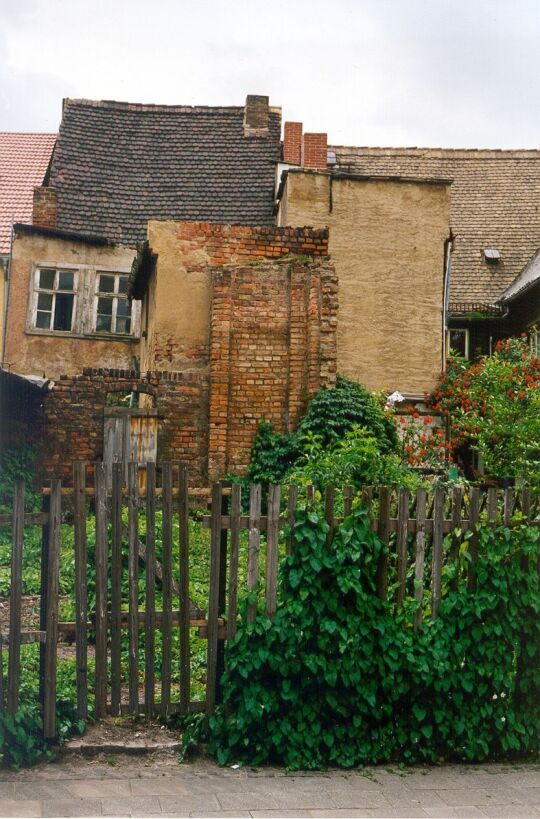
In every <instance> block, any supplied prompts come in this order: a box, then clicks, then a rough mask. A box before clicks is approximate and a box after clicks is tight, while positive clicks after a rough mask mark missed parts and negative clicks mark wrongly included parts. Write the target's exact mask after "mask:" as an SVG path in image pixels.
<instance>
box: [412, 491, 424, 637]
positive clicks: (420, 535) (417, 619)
mask: <svg viewBox="0 0 540 819" xmlns="http://www.w3.org/2000/svg"><path fill="white" fill-rule="evenodd" d="M426 501H427V492H426V490H425V489H418V490H417V491H416V556H415V563H414V599H415V600H416V602H417V603H418V608H417V609H416V611H415V613H414V620H413V624H414V628H415V629H418V628H420V626H421V625H422V617H423V613H422V601H423V598H424V563H425V556H426Z"/></svg>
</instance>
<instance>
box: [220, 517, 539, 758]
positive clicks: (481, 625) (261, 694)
mask: <svg viewBox="0 0 540 819" xmlns="http://www.w3.org/2000/svg"><path fill="white" fill-rule="evenodd" d="M293 538H294V548H293V551H292V554H291V555H290V556H288V557H287V558H286V559H285V560H284V562H283V564H282V566H281V574H280V587H279V588H280V590H279V594H280V597H279V606H278V610H277V613H276V615H275V617H274V619H273V620H269V619H268V618H266V617H265V616H264V615H263V614H260V615H259V616H258V617H257V618H256V619H255V621H254V622H253V623H252V624H251V625H247V626H245V627H243V628H241V629H239V631H238V633H237V636H236V638H235V640H234V642H233V643H232V644H231V645H230V647H229V649H228V656H227V670H226V672H225V674H224V677H223V686H224V692H225V697H224V704H223V710H222V711H218V712H217V714H216V715H215V716H214V717H213V718H212V720H211V723H210V728H211V743H210V748H211V750H212V752H213V753H214V754H215V755H216V756H217V759H218V761H219V762H220V763H221V764H228V763H230V762H231V761H232V760H239V761H241V762H245V763H248V764H252V765H259V764H261V763H265V762H271V763H277V764H283V765H286V766H287V767H288V768H291V769H300V768H301V769H315V768H323V767H326V766H328V765H337V766H341V767H345V768H347V767H352V766H358V765H366V764H378V763H385V762H390V761H403V762H408V763H412V762H421V761H428V762H435V761H437V760H439V759H441V758H443V759H449V760H450V759H453V760H466V761H470V762H479V761H482V760H484V759H486V758H488V757H490V758H498V757H500V758H503V757H506V758H507V757H512V756H523V755H530V754H535V753H538V751H539V750H540V673H539V671H540V670H539V665H540V618H539V614H540V595H539V588H538V571H537V559H538V548H539V532H538V530H537V529H536V528H533V527H527V526H525V525H517V526H516V527H514V528H504V527H500V528H497V529H495V530H493V529H488V528H486V529H483V530H481V532H480V534H479V543H478V552H479V555H478V562H477V589H476V591H474V592H471V591H468V590H467V587H466V584H465V581H463V580H462V579H461V578H457V580H458V582H457V588H456V589H455V590H452V589H451V587H450V580H452V574H453V571H454V570H453V568H451V567H449V568H448V569H447V570H446V572H445V575H444V577H443V587H444V592H445V594H444V599H443V601H442V604H441V607H440V616H439V618H438V619H437V620H435V621H431V620H430V619H429V611H426V612H425V613H426V615H427V617H426V619H425V620H424V626H423V628H421V629H420V630H419V631H416V632H415V631H414V630H413V628H412V625H411V623H412V615H413V612H414V610H415V606H416V605H417V604H416V603H415V602H414V601H412V600H410V599H409V600H407V601H406V604H405V605H404V606H403V607H402V608H401V609H399V611H397V612H396V611H395V607H394V603H393V601H392V600H391V599H389V600H388V601H387V600H380V599H379V598H378V596H377V592H376V577H377V565H378V561H379V558H380V556H381V554H382V553H383V551H384V550H385V548H386V547H385V546H384V545H383V544H382V542H381V541H380V540H379V539H378V537H377V536H376V535H375V534H374V533H373V532H372V530H371V526H370V520H369V516H368V514H367V512H366V511H365V510H363V509H361V508H358V509H355V510H354V511H353V513H352V514H351V515H350V516H349V517H347V518H346V519H345V520H344V521H343V523H342V524H341V525H340V526H339V527H338V528H337V530H336V531H335V533H334V536H333V538H329V529H328V525H327V524H326V523H325V520H324V514H323V511H322V510H318V509H309V510H306V511H305V512H303V513H300V514H299V516H298V518H297V522H296V524H295V526H294V529H293ZM461 553H462V558H463V559H464V560H465V559H466V557H465V554H466V550H465V549H464V548H463V549H462V552H461Z"/></svg>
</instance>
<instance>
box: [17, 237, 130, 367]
mask: <svg viewBox="0 0 540 819" xmlns="http://www.w3.org/2000/svg"><path fill="white" fill-rule="evenodd" d="M134 255H135V254H134V250H133V248H127V247H122V246H112V247H98V246H96V245H90V244H85V243H82V242H74V241H67V240H65V239H52V238H49V237H45V236H40V235H19V236H16V237H15V238H14V240H13V247H12V258H11V267H10V273H9V276H10V283H9V296H8V310H7V337H6V350H5V354H4V362H5V364H4V365H5V367H6V368H9V369H10V370H12V371H13V372H15V373H19V374H21V375H39V376H45V377H46V378H58V377H59V376H60V375H62V374H66V375H75V374H76V373H80V372H81V371H82V369H83V368H84V367H103V368H107V367H109V368H110V367H112V368H115V369H132V368H133V357H134V356H138V355H139V343H138V342H139V339H134V340H133V341H125V340H122V341H120V340H116V339H115V338H114V337H111V338H108V339H97V338H92V337H91V336H85V337H74V336H70V335H68V334H65V335H59V334H58V333H54V334H53V333H49V334H45V333H41V332H28V327H27V320H28V319H27V317H28V300H29V295H30V280H31V276H32V273H33V270H34V269H35V267H36V266H37V265H51V266H52V265H58V266H65V267H70V266H73V267H76V266H77V265H92V266H97V267H99V266H103V267H104V268H118V269H124V268H129V267H130V266H131V263H132V261H133V257H134Z"/></svg>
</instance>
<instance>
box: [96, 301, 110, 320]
mask: <svg viewBox="0 0 540 819" xmlns="http://www.w3.org/2000/svg"><path fill="white" fill-rule="evenodd" d="M112 305H113V300H112V299H98V310H97V311H98V314H99V315H101V314H103V315H105V316H112Z"/></svg>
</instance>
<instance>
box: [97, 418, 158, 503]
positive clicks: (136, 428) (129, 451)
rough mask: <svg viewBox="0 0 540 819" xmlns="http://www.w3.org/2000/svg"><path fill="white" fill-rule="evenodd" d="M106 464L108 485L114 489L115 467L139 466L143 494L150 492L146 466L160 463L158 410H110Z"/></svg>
mask: <svg viewBox="0 0 540 819" xmlns="http://www.w3.org/2000/svg"><path fill="white" fill-rule="evenodd" d="M103 461H104V463H105V467H106V472H107V485H108V487H109V488H110V487H111V486H112V465H113V464H114V463H119V462H121V463H123V464H124V480H126V481H127V465H128V463H129V462H130V461H135V462H136V463H138V464H139V491H140V492H141V493H143V492H144V491H145V490H146V464H147V463H148V462H149V461H150V462H153V463H156V461H157V410H155V409H138V408H131V407H106V408H105V410H104V427H103Z"/></svg>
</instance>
